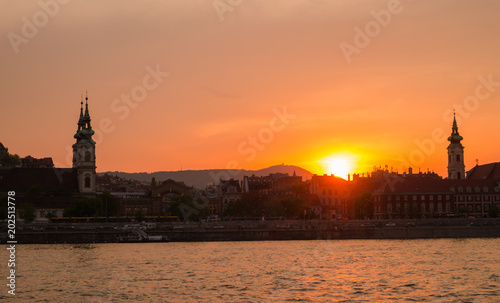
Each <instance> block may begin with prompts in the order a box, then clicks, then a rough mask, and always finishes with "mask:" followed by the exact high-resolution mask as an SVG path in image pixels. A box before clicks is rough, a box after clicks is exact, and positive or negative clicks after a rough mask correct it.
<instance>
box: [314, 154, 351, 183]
mask: <svg viewBox="0 0 500 303" xmlns="http://www.w3.org/2000/svg"><path fill="white" fill-rule="evenodd" d="M358 159H359V156H358V155H355V154H352V153H348V152H343V153H335V154H332V155H330V156H327V157H325V158H323V159H321V160H320V161H318V162H319V164H320V165H321V167H323V172H324V173H325V174H333V175H335V176H337V177H341V178H343V179H345V180H347V178H348V177H347V176H348V174H353V173H354V172H355V170H356V168H357V163H358Z"/></svg>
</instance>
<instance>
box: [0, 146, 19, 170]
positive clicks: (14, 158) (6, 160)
mask: <svg viewBox="0 0 500 303" xmlns="http://www.w3.org/2000/svg"><path fill="white" fill-rule="evenodd" d="M20 161H21V157H19V155H17V154H14V155H12V154H9V150H8V149H7V152H6V153H5V154H4V155H3V156H2V157H1V158H0V163H1V164H2V165H7V166H15V165H17V164H19V162H20Z"/></svg>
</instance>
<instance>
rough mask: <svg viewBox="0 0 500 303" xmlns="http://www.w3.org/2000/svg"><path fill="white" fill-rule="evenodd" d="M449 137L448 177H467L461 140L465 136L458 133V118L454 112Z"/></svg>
mask: <svg viewBox="0 0 500 303" xmlns="http://www.w3.org/2000/svg"><path fill="white" fill-rule="evenodd" d="M451 129H452V131H451V136H450V137H448V141H450V145H448V179H465V164H464V147H463V145H462V143H460V141H462V140H463V139H464V138H463V137H462V136H460V134H459V133H458V126H457V120H456V119H455V114H453V127H452V128H451Z"/></svg>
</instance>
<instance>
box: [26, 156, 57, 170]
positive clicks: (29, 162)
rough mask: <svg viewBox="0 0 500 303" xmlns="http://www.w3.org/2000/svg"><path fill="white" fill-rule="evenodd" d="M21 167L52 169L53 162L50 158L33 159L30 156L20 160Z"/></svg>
mask: <svg viewBox="0 0 500 303" xmlns="http://www.w3.org/2000/svg"><path fill="white" fill-rule="evenodd" d="M21 166H22V167H36V168H52V167H54V162H53V161H52V158H50V157H49V158H40V159H37V158H33V157H32V156H26V157H24V158H22V159H21Z"/></svg>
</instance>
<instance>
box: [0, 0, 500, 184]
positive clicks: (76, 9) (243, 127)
mask: <svg viewBox="0 0 500 303" xmlns="http://www.w3.org/2000/svg"><path fill="white" fill-rule="evenodd" d="M53 3H56V4H53V5H52V6H51V7H48V6H41V5H39V4H34V3H32V4H26V3H16V4H12V5H10V4H9V6H7V5H4V6H5V7H3V9H4V11H6V12H7V14H6V15H7V16H6V18H5V19H3V20H2V21H0V22H1V23H0V24H2V29H3V34H4V37H5V38H4V39H3V40H2V41H3V42H2V44H0V47H1V48H2V50H3V53H4V54H5V55H4V56H3V57H2V59H1V60H2V66H4V69H3V72H2V73H1V78H2V81H1V84H0V85H1V87H2V92H3V93H4V95H3V101H2V112H1V113H0V118H1V119H0V121H1V122H0V123H1V124H0V126H1V128H2V129H3V130H4V131H3V132H2V138H0V142H2V143H3V145H5V146H6V147H8V148H9V151H10V152H12V153H16V154H19V155H20V156H22V157H24V156H27V155H31V156H33V157H52V158H53V159H54V163H55V164H56V166H58V167H71V158H72V152H71V145H72V144H73V143H74V142H73V141H74V140H73V134H74V131H75V129H76V121H77V119H78V113H79V105H80V104H79V103H80V101H81V100H80V99H81V97H80V94H82V93H83V97H82V98H85V94H86V93H85V90H88V98H89V108H90V114H91V116H92V126H93V129H94V130H95V131H96V135H95V141H96V142H97V147H96V156H97V160H96V161H97V170H98V172H101V171H116V170H119V171H126V172H140V171H148V172H152V171H175V170H180V169H181V168H182V169H184V170H188V169H212V168H220V169H224V168H242V169H259V168H264V167H268V166H271V165H275V164H281V163H285V164H289V165H297V166H300V167H303V168H304V169H307V170H309V171H311V172H312V173H316V174H323V173H327V174H330V173H334V174H336V175H339V176H341V177H345V173H344V172H345V171H346V170H351V171H349V172H350V173H361V172H366V171H371V169H372V167H373V166H377V167H378V166H381V167H383V168H385V166H386V165H387V167H388V168H389V169H391V168H392V169H393V170H395V171H396V170H397V171H399V172H402V171H403V170H407V169H408V166H412V167H413V170H414V172H415V171H418V170H419V169H420V170H422V171H427V169H430V170H431V171H435V172H436V173H438V174H439V175H441V176H444V177H445V176H446V163H447V158H446V157H447V153H446V147H447V146H448V144H449V142H448V141H447V140H446V139H447V138H448V136H450V134H451V127H452V121H453V112H454V111H455V112H456V115H457V122H458V128H459V131H460V135H461V136H463V138H464V140H463V142H462V143H463V145H464V146H465V152H464V158H465V166H466V171H467V170H470V169H471V168H472V167H473V166H474V165H475V164H476V159H478V161H479V163H480V164H485V163H490V162H497V161H498V157H497V156H496V154H498V150H499V149H500V144H499V143H497V141H498V140H496V133H495V132H494V130H495V129H498V127H499V126H500V121H498V119H496V113H497V112H498V110H499V109H500V103H499V102H498V101H499V96H500V94H499V93H498V88H499V87H500V64H499V63H498V61H497V60H495V59H496V56H495V55H496V54H498V50H500V45H499V42H498V41H497V40H498V39H496V35H495V34H496V33H497V32H498V29H500V21H499V20H497V19H498V18H496V12H498V9H499V8H500V4H498V3H495V2H481V3H479V4H478V3H469V2H466V1H453V2H452V1H441V2H439V4H435V5H432V6H430V5H427V4H425V3H416V2H409V1H375V2H364V1H361V2H357V3H354V4H353V3H344V2H340V1H338V2H337V1H335V2H328V3H327V2H321V1H317V2H310V1H294V2H288V3H287V4H283V3H279V4H278V3H273V4H271V3H266V2H263V1H262V2H252V3H247V2H241V3H239V4H238V5H233V6H228V5H229V4H226V6H220V5H219V6H217V3H219V2H213V3H212V2H206V3H205V2H196V3H195V2H188V3H178V2H175V3H174V2H169V3H154V2H147V3H145V4H142V6H135V5H132V4H130V3H126V4H123V5H121V2H120V5H118V4H117V3H113V2H109V3H107V4H105V5H99V8H100V9H99V10H95V9H96V6H97V4H96V3H94V2H90V3H88V2H87V3H73V2H69V3H63V2H62V1H61V2H55V1H54V2H53ZM223 3H225V2H223ZM359 4H362V5H359ZM118 6H119V9H117V7H118ZM111 11H113V14H112V13H111ZM44 14H45V16H47V18H46V19H44V17H43V16H44ZM86 15H87V16H91V17H89V18H88V19H87V18H82V16H86ZM132 16H133V18H132ZM131 21H132V22H131ZM465 21H467V22H465ZM109 37H113V39H108V38H109ZM26 88H28V89H26ZM68 148H69V150H68ZM348 165H351V166H350V168H344V172H342V173H340V171H341V170H339V168H341V167H342V166H348Z"/></svg>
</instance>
